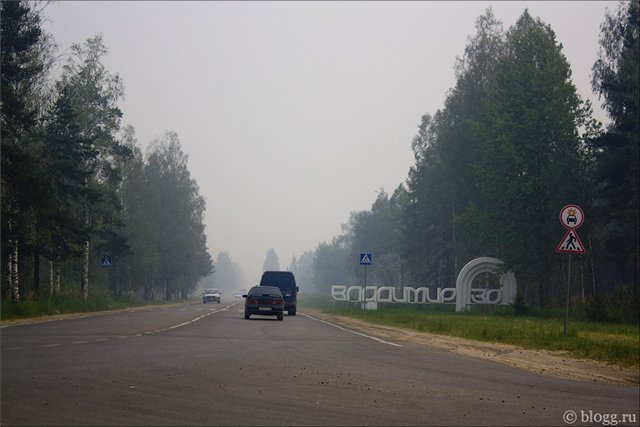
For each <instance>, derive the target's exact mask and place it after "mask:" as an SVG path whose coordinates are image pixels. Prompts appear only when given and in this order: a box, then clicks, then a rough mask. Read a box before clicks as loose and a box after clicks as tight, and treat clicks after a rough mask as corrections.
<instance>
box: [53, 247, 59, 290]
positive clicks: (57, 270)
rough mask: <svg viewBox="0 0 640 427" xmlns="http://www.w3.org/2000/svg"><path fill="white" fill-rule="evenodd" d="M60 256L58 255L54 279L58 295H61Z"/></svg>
mask: <svg viewBox="0 0 640 427" xmlns="http://www.w3.org/2000/svg"><path fill="white" fill-rule="evenodd" d="M60 261H61V260H60V255H58V256H57V257H56V273H55V277H54V279H53V282H54V292H55V293H56V294H58V293H60V268H61V267H60V263H61V262H60Z"/></svg>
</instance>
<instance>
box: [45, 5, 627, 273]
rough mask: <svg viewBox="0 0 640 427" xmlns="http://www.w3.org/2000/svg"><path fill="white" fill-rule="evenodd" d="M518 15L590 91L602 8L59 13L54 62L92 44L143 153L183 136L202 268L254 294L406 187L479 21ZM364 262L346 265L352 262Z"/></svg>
mask: <svg viewBox="0 0 640 427" xmlns="http://www.w3.org/2000/svg"><path fill="white" fill-rule="evenodd" d="M488 6H492V8H493V11H494V13H495V15H496V16H497V17H498V18H499V19H501V20H502V21H503V25H504V27H505V29H506V28H508V27H509V26H511V25H513V24H514V23H515V21H516V19H517V18H518V17H519V16H520V15H521V14H522V12H523V11H524V9H525V8H529V12H530V13H531V15H533V16H534V17H535V16H539V17H540V18H541V19H542V20H543V21H544V22H545V23H547V24H549V25H551V27H552V29H553V30H554V31H555V32H556V36H557V40H558V41H559V42H561V43H562V44H563V46H564V54H565V55H566V56H567V58H568V60H569V62H570V64H571V66H572V71H573V81H574V84H575V85H576V86H577V88H578V92H579V94H580V95H581V96H582V97H583V98H588V99H591V100H592V102H593V104H594V109H595V110H596V117H597V118H598V119H600V120H602V121H605V120H606V116H605V114H604V113H603V112H602V110H601V109H600V108H599V105H600V102H599V101H598V99H597V97H596V96H595V95H593V94H592V92H591V86H590V74H591V66H592V65H593V63H594V62H595V60H596V55H597V51H598V35H599V26H600V23H601V22H602V21H603V18H604V13H605V9H606V8H609V9H614V8H615V7H616V6H617V3H615V2H611V1H606V2H599V1H569V2H559V1H550V2H542V1H533V2H524V1H522V2H518V1H515V2H483V1H472V2H458V1H452V2H435V1H434V2H306V1H304V2H274V3H271V2H255V3H254V2H217V1H216V2H128V1H126V2H75V1H74V2H59V3H54V4H51V5H49V6H48V7H47V8H46V9H45V12H44V13H45V15H46V16H47V17H48V18H49V20H48V22H47V23H46V24H45V29H46V30H47V31H48V32H50V33H52V34H53V36H54V38H55V40H56V42H57V43H58V45H59V48H60V51H61V52H64V51H65V50H67V49H68V48H69V47H70V46H71V44H72V43H82V42H84V41H85V40H86V39H87V38H88V37H92V36H94V35H96V34H97V33H102V34H103V37H104V43H105V45H106V46H107V48H108V49H109V53H108V55H107V56H106V57H105V59H104V63H105V65H106V66H107V68H108V69H109V71H110V72H112V73H118V74H119V75H120V76H121V77H122V79H123V81H124V88H125V100H124V101H123V102H122V103H121V108H122V111H123V113H124V119H123V125H124V124H130V125H132V126H133V127H134V128H135V129H136V134H137V137H138V141H139V143H140V144H141V146H142V147H146V146H147V145H148V143H149V142H150V141H151V140H153V139H154V138H155V137H158V136H161V135H163V134H164V132H165V131H166V130H168V129H171V130H174V131H176V132H177V133H178V135H179V137H180V141H181V144H182V148H183V150H184V152H185V153H186V154H187V155H188V156H189V169H190V171H191V174H192V177H193V178H194V179H195V180H196V181H197V182H198V184H199V186H200V193H201V194H202V195H203V196H204V197H205V199H206V201H207V214H206V219H205V221H206V232H207V239H208V245H209V248H210V253H211V255H212V257H214V259H215V257H216V256H217V254H218V252H220V251H223V250H226V251H228V252H229V254H230V255H231V258H232V260H233V261H234V262H236V263H238V264H240V265H241V266H242V267H243V269H244V270H245V275H246V277H247V280H248V282H249V283H247V285H254V284H255V282H256V281H257V280H258V279H259V277H260V274H261V273H262V271H261V270H262V264H263V262H264V259H265V256H266V252H267V250H269V249H270V248H274V249H275V250H276V252H277V254H278V257H279V260H280V266H281V267H282V268H283V269H284V268H287V267H288V266H289V263H290V261H291V257H292V255H294V254H295V255H296V256H297V257H299V256H300V255H301V254H302V253H303V252H304V251H307V250H313V249H315V247H316V246H317V244H318V243H319V242H321V241H330V240H331V238H332V237H333V236H335V235H338V234H340V233H341V225H342V224H343V223H345V222H346V221H347V220H348V218H349V212H351V211H358V210H365V209H369V208H370V207H371V204H372V203H373V201H374V200H375V197H376V193H377V191H378V190H379V189H380V188H384V189H385V190H386V191H387V192H388V193H392V192H393V190H394V189H395V188H396V187H397V186H398V185H399V184H400V183H401V182H403V181H404V180H405V179H406V178H407V173H408V170H409V167H410V166H411V165H412V164H413V154H412V152H411V140H412V138H413V137H414V135H415V134H416V132H417V125H418V124H419V122H420V117H421V116H422V115H423V114H425V113H430V114H433V113H435V111H436V110H437V109H439V108H442V106H443V102H444V99H445V96H446V92H447V90H448V89H450V88H452V87H453V85H454V83H455V80H454V79H455V76H454V68H453V67H454V64H455V58H456V56H462V54H463V52H464V47H465V45H466V41H467V37H469V36H471V35H473V34H474V33H475V27H474V24H475V20H476V18H477V17H478V16H479V15H481V14H482V13H484V11H485V9H486V8H487V7H488ZM355 262H358V260H354V263H355Z"/></svg>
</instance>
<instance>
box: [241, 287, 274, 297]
mask: <svg viewBox="0 0 640 427" xmlns="http://www.w3.org/2000/svg"><path fill="white" fill-rule="evenodd" d="M249 295H267V296H276V295H277V296H282V292H280V289H278V288H275V287H273V286H257V287H255V288H252V289H251V290H250V291H249Z"/></svg>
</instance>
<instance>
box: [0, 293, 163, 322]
mask: <svg viewBox="0 0 640 427" xmlns="http://www.w3.org/2000/svg"><path fill="white" fill-rule="evenodd" d="M164 303H165V302H164V301H135V300H127V299H124V300H116V299H114V298H113V297H112V296H110V295H107V294H100V293H95V294H94V295H90V296H89V298H88V299H86V300H85V299H83V298H82V297H81V296H79V295H73V294H60V295H55V296H51V297H48V298H41V299H34V300H22V301H20V302H18V303H17V304H13V303H12V302H11V301H7V300H2V306H1V312H0V318H1V319H2V320H16V319H24V318H32V317H42V316H53V315H58V314H70V313H86V312H95V311H107V310H118V309H124V308H130V307H140V306H143V305H152V304H164Z"/></svg>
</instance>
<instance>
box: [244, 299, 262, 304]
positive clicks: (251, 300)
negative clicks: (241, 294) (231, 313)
mask: <svg viewBox="0 0 640 427" xmlns="http://www.w3.org/2000/svg"><path fill="white" fill-rule="evenodd" d="M247 304H260V303H259V302H258V300H257V299H255V298H249V299H247Z"/></svg>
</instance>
